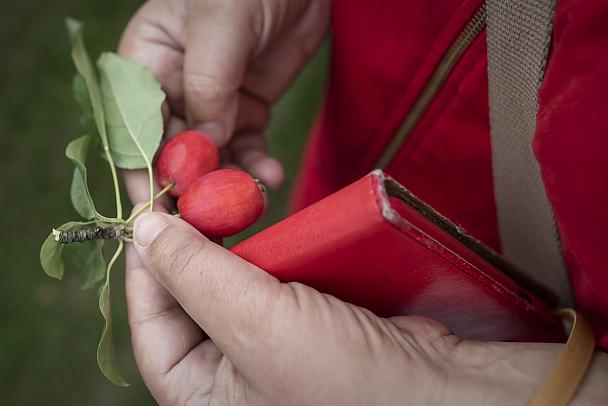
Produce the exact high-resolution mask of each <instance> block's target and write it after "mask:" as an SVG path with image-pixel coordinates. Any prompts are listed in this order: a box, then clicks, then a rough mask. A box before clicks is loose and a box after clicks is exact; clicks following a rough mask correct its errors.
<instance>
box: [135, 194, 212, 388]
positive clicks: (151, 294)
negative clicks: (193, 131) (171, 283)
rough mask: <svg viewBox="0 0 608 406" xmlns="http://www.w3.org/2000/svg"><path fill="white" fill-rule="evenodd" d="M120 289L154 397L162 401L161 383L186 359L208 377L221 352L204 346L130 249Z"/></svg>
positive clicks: (138, 356) (200, 335)
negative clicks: (123, 289) (124, 294)
mask: <svg viewBox="0 0 608 406" xmlns="http://www.w3.org/2000/svg"><path fill="white" fill-rule="evenodd" d="M137 208H138V207H136V208H135V209H134V210H136V209H137ZM155 209H156V210H161V211H162V210H163V208H162V207H158V206H157V207H155ZM125 289H126V297H127V309H128V318H129V326H130V328H131V341H132V345H133V351H134V354H135V360H136V362H137V365H138V368H139V370H140V372H141V374H142V377H143V379H144V381H145V382H146V384H147V385H148V387H149V388H150V389H151V391H152V392H153V394H154V396H155V397H156V398H157V399H159V398H161V399H162V398H163V397H164V396H166V395H167V394H166V393H164V391H166V388H165V385H164V381H165V380H166V378H167V377H171V375H174V374H179V373H180V369H182V368H184V367H183V366H181V365H180V362H183V360H186V361H188V362H190V360H189V359H188V358H192V359H196V362H197V363H198V364H199V366H198V368H199V369H200V371H201V372H200V373H201V374H203V375H205V374H206V375H208V376H207V378H209V377H210V376H211V375H212V373H213V372H214V371H215V369H216V368H217V364H218V362H219V358H220V356H221V354H220V352H219V351H218V350H217V348H215V347H214V346H213V345H210V344H211V343H210V342H208V343H207V344H203V342H204V340H205V338H206V337H205V335H204V333H203V332H202V331H201V329H200V327H199V326H198V325H197V324H196V323H195V322H194V321H193V320H192V319H191V318H190V317H189V316H188V315H187V314H186V312H185V311H184V310H183V309H182V308H181V306H180V305H179V303H178V302H177V301H176V300H175V299H174V298H173V296H171V294H170V293H169V292H168V291H167V290H166V289H165V288H164V287H163V286H162V285H161V284H160V283H159V282H158V281H157V280H156V278H155V277H154V276H153V275H152V274H151V273H150V272H148V271H147V270H146V269H145V267H144V264H143V263H142V262H141V260H140V258H139V256H138V255H137V252H136V251H135V248H134V247H133V246H132V245H131V244H128V245H127V247H126V271H125ZM201 378H203V377H201ZM181 385H182V388H183V389H184V391H186V392H188V391H191V390H189V388H187V387H184V385H186V386H187V384H186V383H185V382H183V383H181ZM198 385H199V384H197V385H194V387H193V388H191V389H192V390H195V389H196V388H197V387H198Z"/></svg>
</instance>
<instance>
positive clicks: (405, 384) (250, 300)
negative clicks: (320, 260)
mask: <svg viewBox="0 0 608 406" xmlns="http://www.w3.org/2000/svg"><path fill="white" fill-rule="evenodd" d="M134 239H135V246H130V247H129V248H128V252H127V275H126V276H127V302H128V309H129V323H130V326H131V332H132V343H133V349H134V352H135V358H136V361H137V364H138V366H139V369H140V371H141V374H142V376H143V379H144V381H145V383H146V385H147V386H148V388H149V389H150V391H151V392H152V394H153V396H154V397H155V399H156V400H157V401H158V403H159V404H161V405H182V404H188V405H198V404H203V405H207V404H211V405H216V404H217V405H224V404H235V405H239V404H242V405H256V404H259V405H272V404H279V405H326V404H327V405H394V404H412V405H416V404H480V405H481V404H487V403H488V402H489V401H491V403H492V404H494V405H501V404H505V405H506V404H508V405H513V404H525V403H526V402H527V401H529V399H531V397H532V396H533V394H534V391H535V390H536V388H537V387H538V386H540V383H541V382H542V379H543V377H544V375H545V374H546V373H547V372H548V371H549V369H550V368H551V365H552V364H553V363H554V361H555V359H556V358H557V356H558V354H559V352H560V351H561V346H560V345H556V344H522V343H474V342H460V341H459V340H458V339H457V338H456V337H454V336H453V335H451V334H450V332H449V330H448V329H447V328H446V327H445V326H444V325H442V324H440V323H438V322H435V321H432V320H430V319H426V318H422V317H394V318H389V319H386V318H379V317H376V316H375V315H374V314H372V313H371V312H370V311H368V310H365V309H363V308H360V307H357V306H354V305H351V304H348V303H344V302H342V301H340V300H338V299H336V298H335V297H332V296H330V295H325V294H322V293H319V292H318V291H316V290H314V289H312V288H310V287H307V286H305V285H302V284H299V283H281V282H279V281H278V280H277V279H276V278H274V277H273V276H271V275H269V274H267V273H266V272H264V271H263V270H261V269H259V268H257V267H256V266H254V265H252V264H250V263H248V262H246V261H244V260H243V259H241V258H239V257H237V256H235V255H234V254H232V253H231V252H230V251H227V250H225V249H224V248H222V247H221V246H219V245H216V244H214V243H212V242H210V241H209V240H207V239H206V238H205V237H204V236H202V235H201V234H200V233H198V232H197V231H196V230H194V229H193V228H192V227H190V226H189V225H188V224H187V223H185V222H183V221H182V220H180V219H177V218H174V217H172V216H168V215H165V214H160V213H152V214H145V215H143V216H141V217H140V218H139V219H138V220H137V221H136V223H135V226H134ZM599 362H600V361H597V362H596V367H595V368H596V369H597V368H598V366H597V365H600V366H599V367H600V373H599V375H598V372H597V371H595V374H590V377H589V378H588V380H587V381H588V382H587V383H586V384H587V389H586V390H583V389H584V388H581V390H580V391H579V395H578V397H577V400H581V399H587V400H588V399H589V397H591V398H593V396H597V397H596V398H595V400H596V401H597V400H598V399H600V397H599V396H600V395H601V393H602V392H601V391H604V385H603V383H602V382H603V381H604V380H605V379H606V378H607V377H608V373H606V371H608V368H607V367H606V365H607V364H606V359H605V358H603V359H602V360H601V362H603V364H598V363H599ZM602 365H603V367H602ZM601 368H604V369H603V371H604V373H603V375H602V373H601ZM589 379H591V381H589ZM589 388H591V390H589ZM594 388H595V389H594ZM594 390H595V392H594ZM585 396H586V398H585Z"/></svg>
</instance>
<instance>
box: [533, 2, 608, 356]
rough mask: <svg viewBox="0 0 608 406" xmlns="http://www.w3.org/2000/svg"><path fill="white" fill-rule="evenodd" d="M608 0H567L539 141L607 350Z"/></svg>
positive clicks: (581, 292)
mask: <svg viewBox="0 0 608 406" xmlns="http://www.w3.org/2000/svg"><path fill="white" fill-rule="evenodd" d="M607 97H608V2H606V1H602V0H594V1H592V0H561V1H558V9H557V14H556V19H555V26H554V37H553V46H552V51H551V58H550V60H549V65H548V67H547V71H546V73H545V79H544V81H543V85H542V87H541V90H540V93H539V99H540V109H539V112H538V127H537V131H536V135H535V138H534V141H533V147H534V151H535V153H536V157H537V159H538V161H539V163H540V166H541V170H542V177H543V181H544V183H545V188H546V190H547V194H548V196H549V200H550V201H551V204H552V206H553V211H554V214H555V218H556V220H557V225H558V228H559V231H560V235H561V242H562V246H563V250H564V254H565V259H566V262H567V265H568V269H569V270H570V275H571V280H572V285H573V288H574V292H575V296H576V300H577V304H578V308H579V310H581V311H582V313H583V314H585V315H586V316H587V318H589V319H590V321H591V323H592V325H593V326H594V327H595V329H596V331H597V335H598V337H600V340H601V342H600V345H601V346H602V348H603V349H604V350H608V265H607V264H606V260H605V258H606V250H607V248H608V244H607V242H608V238H607V237H606V236H607V235H608V234H607V233H608V159H607V154H608V98H607Z"/></svg>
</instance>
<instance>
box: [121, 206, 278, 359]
mask: <svg viewBox="0 0 608 406" xmlns="http://www.w3.org/2000/svg"><path fill="white" fill-rule="evenodd" d="M133 235H134V240H135V247H136V249H137V252H138V254H139V256H140V258H141V259H142V261H143V263H144V264H145V265H146V268H147V269H149V270H150V271H152V272H153V273H154V274H155V275H156V277H157V278H158V280H159V282H161V284H163V286H165V288H167V290H169V291H170V292H171V294H172V295H173V296H174V297H175V298H176V299H177V301H178V302H179V303H180V304H181V305H182V307H183V308H184V309H185V310H186V311H187V312H188V314H189V315H190V317H192V318H193V319H194V320H195V321H196V322H197V323H198V324H199V325H200V326H201V327H202V328H203V330H204V331H205V332H206V333H207V334H208V335H209V337H211V339H213V341H214V342H215V343H216V345H217V346H218V347H219V348H220V349H221V350H222V352H223V353H225V354H226V355H227V356H228V358H229V359H230V360H231V361H232V362H233V363H235V365H236V366H237V367H239V363H241V365H240V366H241V367H245V368H250V367H251V359H252V358H253V359H259V357H264V356H265V354H261V353H260V351H255V348H256V346H257V347H258V349H259V347H260V345H262V344H264V343H265V341H266V340H265V337H266V336H267V335H268V334H271V330H272V328H273V326H272V322H273V320H274V318H273V317H272V316H273V314H274V311H275V305H276V304H278V303H280V301H281V298H282V294H283V289H284V287H283V285H282V284H281V283H280V282H279V281H278V280H277V279H276V278H274V277H273V276H271V275H269V274H268V273H266V272H264V271H262V270H261V269H259V268H257V267H256V266H254V265H252V264H250V263H248V262H246V261H245V260H243V259H241V258H240V257H238V256H236V255H234V254H232V253H231V252H230V251H228V250H226V249H224V248H222V247H220V246H219V245H217V244H215V243H213V242H211V241H209V240H208V239H207V238H205V237H204V236H203V235H202V234H200V233H199V232H198V231H196V230H195V229H194V228H192V227H191V226H190V225H189V224H187V223H186V222H184V221H183V220H181V219H178V218H175V217H172V216H169V215H166V214H161V213H150V214H144V215H142V216H141V217H139V218H138V219H137V221H136V222H135V225H134V233H133ZM274 327H276V326H274ZM244 359H247V360H249V362H245V361H243V360H244ZM243 363H244V364H243Z"/></svg>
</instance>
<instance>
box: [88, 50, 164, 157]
mask: <svg viewBox="0 0 608 406" xmlns="http://www.w3.org/2000/svg"><path fill="white" fill-rule="evenodd" d="M97 66H98V67H99V71H100V72H101V89H102V98H103V106H104V109H105V112H106V122H107V129H108V138H109V144H110V152H111V153H112V157H113V158H114V162H115V164H116V166H118V167H120V168H124V169H141V168H148V167H149V166H150V162H152V159H153V158H154V154H155V153H156V150H157V149H158V145H159V144H160V140H161V137H162V135H163V117H162V114H161V106H162V103H163V101H164V100H165V94H164V93H163V91H162V90H161V89H160V84H159V83H158V81H157V80H156V78H155V77H154V75H153V74H152V72H151V71H150V70H149V69H148V68H146V67H144V66H142V65H140V64H138V63H136V62H133V61H130V60H127V59H124V58H121V57H119V56H118V55H116V54H114V53H110V52H107V53H104V54H102V55H101V57H100V58H99V61H98V63H97Z"/></svg>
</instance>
